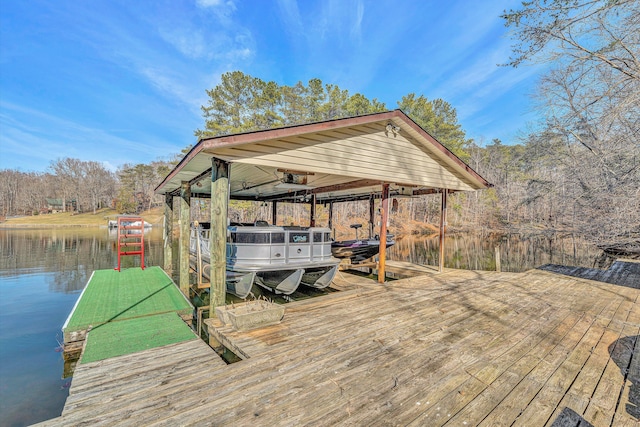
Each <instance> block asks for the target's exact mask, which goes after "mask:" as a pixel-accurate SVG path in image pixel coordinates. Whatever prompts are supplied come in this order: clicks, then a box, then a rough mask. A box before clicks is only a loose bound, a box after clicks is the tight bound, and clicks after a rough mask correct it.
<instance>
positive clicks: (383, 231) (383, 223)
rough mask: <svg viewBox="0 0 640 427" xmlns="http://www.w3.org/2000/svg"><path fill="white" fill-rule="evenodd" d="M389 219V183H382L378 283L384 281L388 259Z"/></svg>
mask: <svg viewBox="0 0 640 427" xmlns="http://www.w3.org/2000/svg"><path fill="white" fill-rule="evenodd" d="M387 221H389V184H387V183H385V184H382V211H381V218H380V261H379V263H378V283H384V279H385V263H386V259H387Z"/></svg>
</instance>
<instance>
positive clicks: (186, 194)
mask: <svg viewBox="0 0 640 427" xmlns="http://www.w3.org/2000/svg"><path fill="white" fill-rule="evenodd" d="M178 223H179V226H180V267H179V268H180V278H179V280H180V290H181V291H182V293H183V294H185V295H186V297H187V298H189V243H190V242H189V240H190V239H191V233H190V225H191V185H190V184H189V183H188V182H186V181H182V184H181V185H180V217H179V221H178Z"/></svg>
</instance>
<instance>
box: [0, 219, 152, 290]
mask: <svg viewBox="0 0 640 427" xmlns="http://www.w3.org/2000/svg"><path fill="white" fill-rule="evenodd" d="M145 236H146V240H145V264H147V265H161V264H162V246H161V245H157V244H154V243H157V242H158V241H161V239H162V232H161V230H160V229H153V230H152V231H150V232H148V233H145ZM0 254H2V255H1V256H0V277H3V276H7V275H20V274H27V273H30V272H34V271H36V272H52V273H54V274H53V276H50V277H49V278H48V279H47V282H48V284H49V290H50V291H51V292H62V293H74V292H78V291H80V290H82V288H84V285H85V284H86V283H87V281H88V280H89V277H90V276H91V273H92V272H93V271H94V270H101V269H108V268H114V267H115V266H116V264H117V253H116V234H115V233H113V232H112V231H111V230H107V229H106V228H105V229H58V230H55V229H54V230H26V229H23V230H6V229H0ZM139 265H140V258H139V257H123V258H122V266H123V268H130V267H134V266H139Z"/></svg>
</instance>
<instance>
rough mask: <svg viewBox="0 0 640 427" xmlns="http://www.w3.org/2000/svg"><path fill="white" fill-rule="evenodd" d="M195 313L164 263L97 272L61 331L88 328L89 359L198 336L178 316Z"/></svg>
mask: <svg viewBox="0 0 640 427" xmlns="http://www.w3.org/2000/svg"><path fill="white" fill-rule="evenodd" d="M192 313H193V306H192V305H191V304H190V303H189V301H188V300H187V299H186V298H185V297H184V295H183V294H182V293H181V292H180V290H179V289H178V287H177V286H176V285H175V284H174V283H173V281H172V280H171V279H170V278H169V276H167V274H166V273H165V272H164V271H163V270H162V269H161V268H160V267H148V268H146V269H145V270H142V269H140V268H130V269H126V270H122V271H121V272H118V271H115V270H96V271H95V272H94V273H93V275H92V276H91V279H89V283H87V286H86V287H85V289H84V291H83V292H82V294H81V295H80V297H79V298H78V302H77V303H76V306H75V307H74V309H73V311H72V312H71V314H70V315H69V318H68V319H67V322H66V323H65V325H64V326H63V328H62V329H63V333H64V335H65V337H66V336H67V335H72V334H73V333H75V332H81V333H82V332H83V331H87V330H90V332H89V335H88V338H87V343H86V347H85V353H86V354H84V355H83V357H82V362H83V363H86V362H89V361H95V360H102V359H104V358H108V357H113V356H118V355H124V354H130V353H133V352H136V351H141V350H145V349H148V348H153V347H159V346H163V345H167V344H172V343H176V342H181V341H185V340H188V339H194V338H197V337H196V335H195V334H194V333H193V332H192V331H191V329H190V328H189V326H187V325H186V324H185V323H184V321H183V320H182V319H181V317H180V316H182V317H190V316H191V314H192ZM65 341H66V338H65Z"/></svg>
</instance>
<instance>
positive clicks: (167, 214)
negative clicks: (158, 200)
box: [164, 193, 173, 276]
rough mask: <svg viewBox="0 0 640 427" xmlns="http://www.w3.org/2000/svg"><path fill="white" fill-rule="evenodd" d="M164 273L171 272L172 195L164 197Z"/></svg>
mask: <svg viewBox="0 0 640 427" xmlns="http://www.w3.org/2000/svg"><path fill="white" fill-rule="evenodd" d="M164 271H166V272H167V274H169V276H171V273H172V272H173V195H171V194H169V193H167V194H165V195H164Z"/></svg>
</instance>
